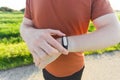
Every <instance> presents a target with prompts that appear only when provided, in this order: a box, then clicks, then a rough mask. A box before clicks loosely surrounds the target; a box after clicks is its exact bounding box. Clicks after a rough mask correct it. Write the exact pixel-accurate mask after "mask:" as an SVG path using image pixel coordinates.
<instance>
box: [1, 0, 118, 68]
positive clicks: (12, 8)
mask: <svg viewBox="0 0 120 80" xmlns="http://www.w3.org/2000/svg"><path fill="white" fill-rule="evenodd" d="M109 1H110V3H111V6H112V7H113V9H114V10H115V12H116V15H117V16H118V18H119V19H120V0H109ZM25 2H26V0H0V70H6V69H10V68H14V67H18V66H24V65H30V64H32V63H33V61H32V56H31V55H30V52H29V51H28V49H27V47H26V44H25V43H24V41H23V40H22V38H21V37H20V33H19V27H20V24H21V22H22V18H23V16H24V8H25ZM94 30H95V28H94V26H93V24H92V22H90V26H89V32H92V31H94ZM117 50H120V44H117V45H115V46H113V47H109V48H106V49H104V50H99V51H94V52H85V54H86V55H88V54H102V53H104V52H111V51H117Z"/></svg>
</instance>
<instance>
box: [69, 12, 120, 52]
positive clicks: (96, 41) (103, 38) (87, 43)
mask: <svg viewBox="0 0 120 80" xmlns="http://www.w3.org/2000/svg"><path fill="white" fill-rule="evenodd" d="M93 23H94V25H95V27H96V28H97V30H96V31H94V32H92V33H89V34H83V35H78V36H69V37H68V42H69V45H68V51H69V52H82V51H93V50H99V49H103V48H106V47H109V46H112V45H115V44H117V43H119V42H120V23H119V20H118V18H117V17H116V16H115V14H114V13H110V14H106V15H103V16H101V17H98V18H96V19H95V20H93Z"/></svg>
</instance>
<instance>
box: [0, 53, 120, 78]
mask: <svg viewBox="0 0 120 80" xmlns="http://www.w3.org/2000/svg"><path fill="white" fill-rule="evenodd" d="M85 63H86V67H85V70H84V73H83V77H82V80H120V51H115V52H112V53H105V54H103V55H90V56H86V57H85ZM0 80H44V79H43V77H42V73H41V70H39V69H37V68H36V67H35V66H34V65H30V66H24V67H19V68H15V69H11V70H7V71H0Z"/></svg>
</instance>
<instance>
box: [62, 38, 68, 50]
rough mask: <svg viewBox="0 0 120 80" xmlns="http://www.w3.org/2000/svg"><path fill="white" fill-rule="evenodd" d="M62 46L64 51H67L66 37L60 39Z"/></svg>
mask: <svg viewBox="0 0 120 80" xmlns="http://www.w3.org/2000/svg"><path fill="white" fill-rule="evenodd" d="M62 46H63V47H64V48H65V49H68V38H67V37H66V36H63V37H62Z"/></svg>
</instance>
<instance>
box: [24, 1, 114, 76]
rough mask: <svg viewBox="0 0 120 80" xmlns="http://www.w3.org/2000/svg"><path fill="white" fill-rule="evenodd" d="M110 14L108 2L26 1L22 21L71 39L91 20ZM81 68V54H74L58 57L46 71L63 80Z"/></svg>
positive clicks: (84, 32)
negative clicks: (58, 32)
mask: <svg viewBox="0 0 120 80" xmlns="http://www.w3.org/2000/svg"><path fill="white" fill-rule="evenodd" d="M111 12H113V10H112V8H111V6H110V3H109V1H108V0H27V2H26V10H25V17H26V18H29V19H31V20H32V21H33V24H34V27H35V28H39V29H47V28H51V29H56V30H60V31H62V32H63V33H65V34H66V35H67V36H73V35H81V34H86V33H87V31H88V25H89V21H90V20H94V19H96V18H97V17H100V16H102V15H105V14H108V13H111ZM69 44H70V43H69ZM83 66H84V55H83V53H82V52H75V53H69V55H67V56H66V55H61V56H60V57H59V58H58V59H56V60H55V61H53V62H52V63H50V64H48V65H47V66H46V70H47V71H48V72H50V73H51V74H52V75H54V76H56V77H64V76H69V75H72V74H73V73H75V72H77V71H79V70H80V69H81V68H82V67H83Z"/></svg>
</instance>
